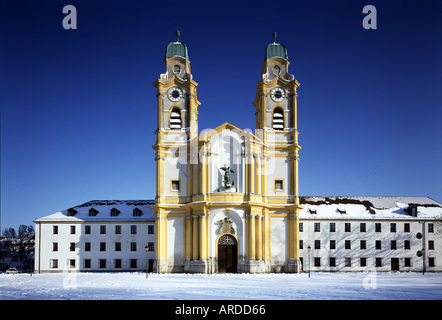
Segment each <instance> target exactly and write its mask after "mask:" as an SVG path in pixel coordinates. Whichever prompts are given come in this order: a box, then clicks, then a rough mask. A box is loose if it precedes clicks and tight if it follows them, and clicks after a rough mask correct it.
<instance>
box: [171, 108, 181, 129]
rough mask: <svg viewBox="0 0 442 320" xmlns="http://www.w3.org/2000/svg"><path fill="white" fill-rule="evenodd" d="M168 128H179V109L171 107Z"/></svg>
mask: <svg viewBox="0 0 442 320" xmlns="http://www.w3.org/2000/svg"><path fill="white" fill-rule="evenodd" d="M170 129H181V110H180V109H179V108H173V109H172V112H171V114H170Z"/></svg>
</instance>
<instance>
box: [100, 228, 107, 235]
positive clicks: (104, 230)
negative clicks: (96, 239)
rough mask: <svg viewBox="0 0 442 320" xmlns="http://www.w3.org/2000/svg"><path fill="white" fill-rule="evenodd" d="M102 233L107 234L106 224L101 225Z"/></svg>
mask: <svg viewBox="0 0 442 320" xmlns="http://www.w3.org/2000/svg"><path fill="white" fill-rule="evenodd" d="M100 234H106V226H100Z"/></svg>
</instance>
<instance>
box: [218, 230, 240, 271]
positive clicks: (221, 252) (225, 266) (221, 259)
mask: <svg viewBox="0 0 442 320" xmlns="http://www.w3.org/2000/svg"><path fill="white" fill-rule="evenodd" d="M237 267H238V242H237V241H236V239H235V237H233V236H231V235H229V234H225V235H223V236H221V237H220V238H219V240H218V273H236V272H237V270H238V269H237Z"/></svg>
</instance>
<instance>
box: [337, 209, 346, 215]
mask: <svg viewBox="0 0 442 320" xmlns="http://www.w3.org/2000/svg"><path fill="white" fill-rule="evenodd" d="M338 212H339V213H340V214H347V210H341V209H338Z"/></svg>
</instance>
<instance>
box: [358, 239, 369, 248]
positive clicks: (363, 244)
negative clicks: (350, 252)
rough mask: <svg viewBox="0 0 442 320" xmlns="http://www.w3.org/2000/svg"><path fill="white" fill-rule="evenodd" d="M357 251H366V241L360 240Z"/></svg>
mask: <svg viewBox="0 0 442 320" xmlns="http://www.w3.org/2000/svg"><path fill="white" fill-rule="evenodd" d="M359 249H361V250H365V249H367V241H366V240H361V241H360V243H359Z"/></svg>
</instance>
